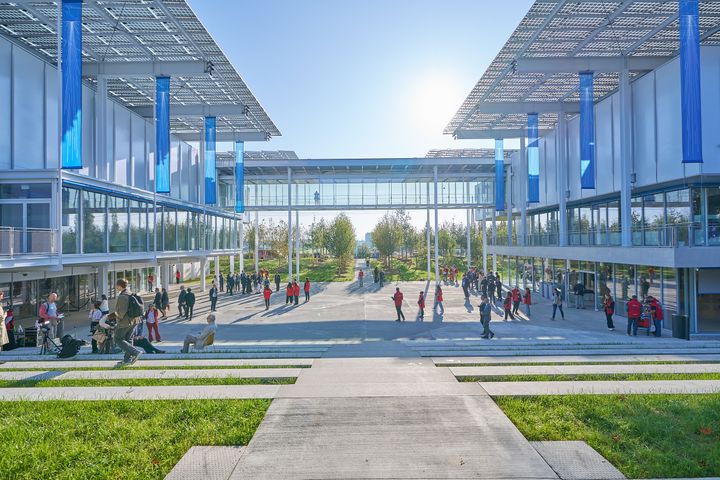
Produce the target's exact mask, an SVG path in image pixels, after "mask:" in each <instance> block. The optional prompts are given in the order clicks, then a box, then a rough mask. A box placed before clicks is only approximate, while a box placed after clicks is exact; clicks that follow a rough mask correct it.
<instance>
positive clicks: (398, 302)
mask: <svg viewBox="0 0 720 480" xmlns="http://www.w3.org/2000/svg"><path fill="white" fill-rule="evenodd" d="M391 298H392V299H393V301H394V302H395V311H396V312H397V320H395V321H396V322H399V321H400V318H402V321H403V322H404V321H405V315H404V314H403V312H402V302H403V294H402V292H401V291H400V287H398V288H396V289H395V295H393V296H392V297H391Z"/></svg>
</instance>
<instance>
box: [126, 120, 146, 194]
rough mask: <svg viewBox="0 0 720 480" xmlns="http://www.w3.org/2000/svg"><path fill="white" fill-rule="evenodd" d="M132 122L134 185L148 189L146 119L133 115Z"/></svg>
mask: <svg viewBox="0 0 720 480" xmlns="http://www.w3.org/2000/svg"><path fill="white" fill-rule="evenodd" d="M130 120H131V122H132V152H131V153H132V155H131V165H132V169H133V186H134V187H136V188H142V189H143V190H147V189H148V171H147V158H146V156H145V123H146V122H145V120H144V119H142V118H140V117H138V116H137V115H131V119H130Z"/></svg>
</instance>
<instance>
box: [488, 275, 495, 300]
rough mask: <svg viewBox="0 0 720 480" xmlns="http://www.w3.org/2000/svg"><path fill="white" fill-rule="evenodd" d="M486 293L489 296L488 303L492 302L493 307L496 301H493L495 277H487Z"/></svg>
mask: <svg viewBox="0 0 720 480" xmlns="http://www.w3.org/2000/svg"><path fill="white" fill-rule="evenodd" d="M487 291H488V294H489V296H490V298H489V299H490V302H492V304H493V305H495V302H496V301H497V300H496V299H495V277H493V275H492V274H490V275H488V280H487Z"/></svg>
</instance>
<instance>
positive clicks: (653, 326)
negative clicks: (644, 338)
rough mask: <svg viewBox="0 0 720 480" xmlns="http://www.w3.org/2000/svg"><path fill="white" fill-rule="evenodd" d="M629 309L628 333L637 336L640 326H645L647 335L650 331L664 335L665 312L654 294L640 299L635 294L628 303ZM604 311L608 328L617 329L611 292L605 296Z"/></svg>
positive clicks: (656, 334) (627, 307) (659, 335)
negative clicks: (614, 321)
mask: <svg viewBox="0 0 720 480" xmlns="http://www.w3.org/2000/svg"><path fill="white" fill-rule="evenodd" d="M626 310H627V334H628V335H633V336H637V332H638V328H645V329H646V330H647V335H648V336H649V335H650V333H652V334H653V335H655V336H656V337H661V336H662V324H663V320H665V314H664V312H663V307H662V305H661V304H660V301H659V300H658V299H657V298H655V297H653V296H652V295H645V296H644V297H643V300H642V301H640V300H638V296H637V295H633V296H632V297H631V298H630V300H628V302H627V304H626ZM603 312H604V313H605V318H606V321H607V327H608V330H615V325H614V323H613V315H614V314H615V300H613V298H612V296H611V295H610V294H609V293H606V294H605V296H604V297H603Z"/></svg>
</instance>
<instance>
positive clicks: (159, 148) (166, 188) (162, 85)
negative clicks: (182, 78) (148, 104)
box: [155, 77, 170, 193]
mask: <svg viewBox="0 0 720 480" xmlns="http://www.w3.org/2000/svg"><path fill="white" fill-rule="evenodd" d="M155 192H156V193H170V77H157V78H155Z"/></svg>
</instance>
